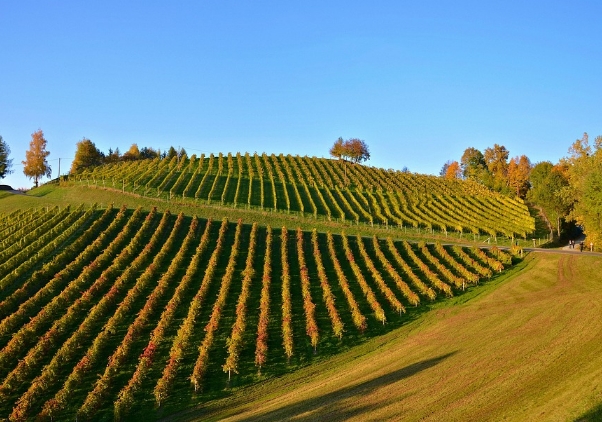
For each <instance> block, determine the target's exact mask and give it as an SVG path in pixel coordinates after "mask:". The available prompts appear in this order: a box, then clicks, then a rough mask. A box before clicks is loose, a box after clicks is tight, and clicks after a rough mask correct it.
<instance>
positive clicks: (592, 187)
mask: <svg viewBox="0 0 602 422" xmlns="http://www.w3.org/2000/svg"><path fill="white" fill-rule="evenodd" d="M569 154H570V155H569V157H568V158H567V159H566V160H565V164H566V165H567V173H568V176H569V187H568V189H565V190H564V191H565V192H566V197H567V198H568V199H570V200H572V202H573V209H572V211H571V213H570V214H569V218H571V219H573V220H574V221H575V222H576V223H577V224H578V225H580V226H581V227H582V228H583V232H584V233H585V234H586V236H587V238H588V241H590V242H593V243H594V245H597V247H598V248H600V246H602V136H598V137H597V138H596V139H595V141H594V145H593V146H592V145H590V144H589V137H588V135H587V133H585V134H584V135H583V138H582V139H578V140H576V141H575V142H574V143H573V145H572V146H571V148H570V149H569Z"/></svg>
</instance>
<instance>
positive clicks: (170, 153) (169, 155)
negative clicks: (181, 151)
mask: <svg viewBox="0 0 602 422" xmlns="http://www.w3.org/2000/svg"><path fill="white" fill-rule="evenodd" d="M177 156H178V151H176V149H175V148H174V147H169V150H168V151H167V158H169V159H170V160H171V159H172V158H174V157H177Z"/></svg>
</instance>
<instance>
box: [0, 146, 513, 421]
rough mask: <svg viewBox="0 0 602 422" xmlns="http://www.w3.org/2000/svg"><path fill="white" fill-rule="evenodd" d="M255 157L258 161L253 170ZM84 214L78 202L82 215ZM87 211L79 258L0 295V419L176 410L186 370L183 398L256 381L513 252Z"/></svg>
mask: <svg viewBox="0 0 602 422" xmlns="http://www.w3.org/2000/svg"><path fill="white" fill-rule="evenodd" d="M232 161H233V162H234V161H236V159H234V158H233V160H232ZM226 162H227V161H226V157H223V165H224V168H225V165H226ZM216 164H217V166H218V165H219V162H217V163H216ZM259 165H261V166H263V165H265V161H264V160H261V161H260V162H259V163H254V167H253V171H254V172H258V168H259ZM190 171H193V170H192V169H190ZM264 171H265V167H264ZM376 180H378V179H376ZM365 183H374V181H370V180H369V179H366V182H365ZM374 196H375V197H377V196H378V195H374ZM364 199H366V200H369V199H367V198H364ZM364 199H361V198H359V197H358V198H357V200H358V201H361V202H362V203H364V202H363V201H364ZM82 211H83V210H80V211H76V210H73V211H70V213H73V214H74V215H77V216H78V217H77V219H80V218H82V215H84V214H85V212H82ZM87 218H88V220H89V221H88V223H87V224H86V225H82V228H81V230H80V231H78V232H74V233H73V235H72V236H73V242H72V243H71V244H72V245H74V248H73V249H69V248H65V249H64V250H59V251H58V252H57V254H56V257H57V258H58V257H61V259H71V260H72V261H71V262H66V263H64V264H63V265H62V266H61V267H56V266H49V267H48V269H45V268H40V269H39V270H38V272H36V273H34V274H39V275H38V276H36V277H43V278H41V279H40V281H39V283H38V288H35V289H34V288H33V286H30V287H29V288H27V289H26V290H24V291H21V292H20V293H19V294H18V297H15V298H13V296H12V294H11V295H9V296H7V298H6V300H7V301H8V300H9V299H10V301H11V302H12V305H10V306H9V305H8V303H9V302H6V303H7V304H6V305H2V303H5V302H0V309H2V306H6V308H5V309H6V310H7V311H8V310H9V309H12V310H13V312H12V313H9V314H7V315H6V317H4V318H2V319H1V320H0V341H2V343H0V371H1V372H0V375H1V380H2V381H1V382H0V394H1V400H0V417H1V418H9V419H11V420H25V419H33V418H39V419H41V420H44V419H59V420H63V419H73V418H77V419H78V420H84V419H97V418H98V419H106V418H107V417H109V415H107V412H112V413H113V415H112V417H113V418H115V419H128V418H130V417H131V416H132V415H134V413H135V412H138V411H139V410H140V409H139V406H141V405H140V403H148V402H149V401H151V402H152V401H153V400H154V402H155V403H156V405H157V406H161V407H163V406H164V404H165V403H166V402H169V403H170V406H171V405H173V404H174V403H175V402H176V400H174V397H173V394H174V391H176V390H175V388H176V383H177V388H178V389H181V388H185V387H186V385H185V384H187V381H183V380H185V379H186V378H189V379H190V390H189V391H190V393H189V394H190V397H193V396H195V393H194V392H195V391H196V396H197V397H198V396H199V395H200V397H203V396H202V395H203V394H206V393H209V394H213V393H212V391H213V389H215V388H217V387H216V385H219V382H217V383H216V380H215V378H214V377H213V375H214V374H215V373H219V372H221V371H224V372H227V373H228V377H227V379H229V380H230V379H231V378H233V379H234V381H233V382H235V385H240V384H239V383H240V382H249V380H252V379H255V378H254V374H252V373H249V368H250V367H255V368H256V369H259V370H260V371H261V372H262V373H265V374H268V375H270V374H273V373H274V372H273V371H276V372H275V373H279V372H280V371H281V370H282V368H283V367H287V365H290V366H288V367H290V368H293V367H296V365H298V364H299V362H304V361H305V359H307V358H309V359H311V356H312V354H311V353H310V352H309V351H308V350H307V348H306V347H305V344H306V343H305V342H303V343H300V344H297V343H298V342H301V341H304V340H302V338H303V337H305V335H307V337H305V338H307V345H309V344H311V346H312V349H313V353H314V354H319V353H322V350H323V348H322V347H321V345H322V344H328V345H329V346H328V348H327V349H330V348H331V347H337V346H336V345H337V344H340V345H343V346H344V347H345V345H349V344H355V343H354V342H356V341H358V340H357V339H358V338H364V336H362V334H361V333H363V332H365V331H366V330H368V329H369V327H370V328H373V327H376V324H375V325H373V324H374V323H378V325H380V324H381V323H383V324H384V323H385V321H386V322H389V324H387V326H398V325H399V324H400V323H402V321H404V319H405V318H406V317H404V316H403V314H404V313H406V312H408V313H411V312H413V311H412V309H411V308H410V307H409V305H411V306H418V305H419V304H420V301H421V299H422V298H426V299H435V298H436V295H435V290H438V291H440V292H442V293H443V294H444V295H451V294H453V293H456V292H461V287H462V286H460V285H459V284H460V283H458V282H453V280H454V277H455V279H459V278H461V279H463V280H464V279H466V278H465V277H464V276H463V275H462V270H461V268H465V269H466V270H467V271H470V272H471V273H473V274H479V276H481V275H480V274H481V272H484V271H485V269H490V271H491V272H492V273H493V271H499V268H500V267H499V266H500V265H502V268H503V265H504V264H502V263H501V259H505V258H496V257H497V256H499V257H505V256H507V254H506V253H505V252H502V251H499V250H491V251H486V250H481V249H478V248H475V249H468V248H461V249H458V250H456V249H454V248H453V247H447V246H445V247H443V246H440V245H426V244H423V245H418V247H417V246H416V245H411V244H409V243H407V242H393V240H391V239H388V240H387V241H386V242H385V241H381V240H378V239H377V238H375V237H373V238H372V239H371V241H367V240H366V239H364V238H362V237H356V236H354V237H348V236H346V235H341V236H337V235H333V234H332V233H327V234H318V232H317V231H315V230H314V231H312V232H311V233H306V232H303V231H302V230H300V229H296V231H295V232H294V236H291V232H290V230H288V229H286V228H282V229H280V230H277V231H273V230H272V229H271V228H269V227H267V228H262V227H260V226H259V225H258V224H254V225H253V226H251V227H248V228H245V226H244V225H243V224H242V222H241V221H239V222H238V223H236V230H235V232H234V233H233V235H231V236H226V233H227V232H228V228H229V227H231V226H232V224H231V223H229V222H228V221H227V220H225V219H224V220H223V221H222V223H221V226H220V227H219V230H218V228H217V227H216V226H213V225H212V223H211V222H210V221H207V223H206V224H205V227H204V230H203V233H202V235H201V233H200V232H201V230H199V228H200V227H201V220H199V219H197V218H196V217H195V218H191V219H189V218H186V217H184V216H183V215H182V214H180V215H178V216H177V217H176V216H173V215H171V214H170V213H169V212H165V213H163V215H162V216H159V215H158V213H157V211H156V210H155V209H154V210H151V212H150V213H148V215H146V214H145V213H144V212H142V211H141V210H140V209H139V210H136V211H134V212H131V211H129V210H127V209H125V208H122V209H120V210H116V209H112V208H108V209H107V210H104V211H90V213H89V215H88V217H87ZM61 221H62V220H61ZM61 221H57V223H56V224H57V225H60V224H62V223H61ZM212 227H214V229H212ZM274 232H275V234H274ZM276 235H278V236H279V237H280V238H279V239H277V242H280V244H278V247H276V248H273V247H272V244H273V241H274V237H275V236H276ZM54 236H55V237H59V236H60V233H57V232H56V231H55V235H54ZM95 236H96V237H95ZM247 241H248V248H247V247H246V246H247ZM50 243H52V240H50ZM241 245H245V246H244V247H243V246H241ZM289 248H290V249H289ZM243 250H244V251H246V252H245V253H243V252H242V251H243ZM224 251H228V253H227V254H226V253H225V252H224ZM63 252H65V255H63ZM259 257H261V259H258V258H259ZM273 259H274V260H277V261H276V262H277V263H278V265H277V271H278V274H277V277H278V278H279V280H278V283H272V276H273V274H272V267H273V266H272V260H273ZM226 260H227V263H226ZM292 261H295V262H294V263H293V262H292ZM63 262H64V261H63ZM454 263H455V264H454ZM53 265H54V264H53ZM479 267H480V268H482V270H478V268H479ZM52 268H54V270H58V271H51V269H52ZM217 274H219V277H218V276H217ZM256 274H257V275H256ZM26 277H27V275H23V276H22V278H23V279H25V278H26ZM20 280H21V278H19V279H18V280H16V281H17V282H20ZM259 280H261V282H259ZM256 281H257V283H256ZM446 282H447V283H446ZM448 283H449V284H448ZM234 286H236V291H237V293H236V295H237V296H234V295H233V293H231V291H234V290H235V287H234ZM17 292H18V290H15V292H14V293H15V294H16V293H17ZM11 298H12V299H11ZM271 300H272V301H274V302H275V303H276V305H274V303H270V301H271ZM274 306H276V307H278V308H280V307H282V309H276V311H277V312H274V310H273V309H271V307H272V308H273V307H274ZM250 321H252V323H251V322H250ZM344 321H345V323H344ZM346 324H348V326H347V325H346ZM302 325H303V326H304V331H305V333H304V335H303V336H301V335H300V334H301V330H299V332H297V327H299V328H300V327H301V326H302ZM348 327H352V328H351V330H352V331H354V333H353V334H350V335H347V332H346V331H345V328H347V329H348V330H349V328H348ZM203 328H204V330H203ZM378 329H379V330H384V329H385V328H378ZM293 330H294V331H295V333H294V334H295V335H293ZM297 335H299V336H297ZM2 339H3V340H2ZM333 340H336V341H333ZM349 342H351V343H349ZM279 343H280V344H282V346H279ZM333 345H334V346H333ZM329 353H330V352H329ZM275 368H280V369H275ZM224 378H226V377H224ZM178 379H180V381H178ZM243 380H244V381H243ZM224 382H225V380H224ZM178 391H181V390H178ZM180 394H181V393H178V395H179V396H180ZM182 400H184V399H182ZM195 400H196V399H195ZM168 409H171V407H168Z"/></svg>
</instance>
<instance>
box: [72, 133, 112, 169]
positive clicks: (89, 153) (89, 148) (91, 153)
mask: <svg viewBox="0 0 602 422" xmlns="http://www.w3.org/2000/svg"><path fill="white" fill-rule="evenodd" d="M76 146H77V149H76V150H75V158H74V159H73V162H72V163H71V173H77V172H80V171H82V170H84V169H86V168H88V167H95V166H99V165H101V164H102V163H103V161H104V158H105V157H104V154H103V153H102V152H100V150H99V149H98V148H96V145H94V142H92V141H91V140H89V139H87V138H83V139H82V140H81V141H79V142H78V143H77V144H76Z"/></svg>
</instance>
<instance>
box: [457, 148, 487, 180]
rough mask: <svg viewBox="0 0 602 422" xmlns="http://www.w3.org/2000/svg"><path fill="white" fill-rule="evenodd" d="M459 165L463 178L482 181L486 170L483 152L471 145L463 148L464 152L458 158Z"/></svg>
mask: <svg viewBox="0 0 602 422" xmlns="http://www.w3.org/2000/svg"><path fill="white" fill-rule="evenodd" d="M460 167H461V169H462V176H463V177H464V178H465V179H472V180H476V181H478V182H482V181H483V179H484V178H485V177H484V176H485V173H486V172H488V170H487V163H486V162H485V157H484V156H483V153H482V152H481V151H479V150H478V149H476V148H473V147H470V148H466V149H465V150H464V154H462V158H461V159H460Z"/></svg>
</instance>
